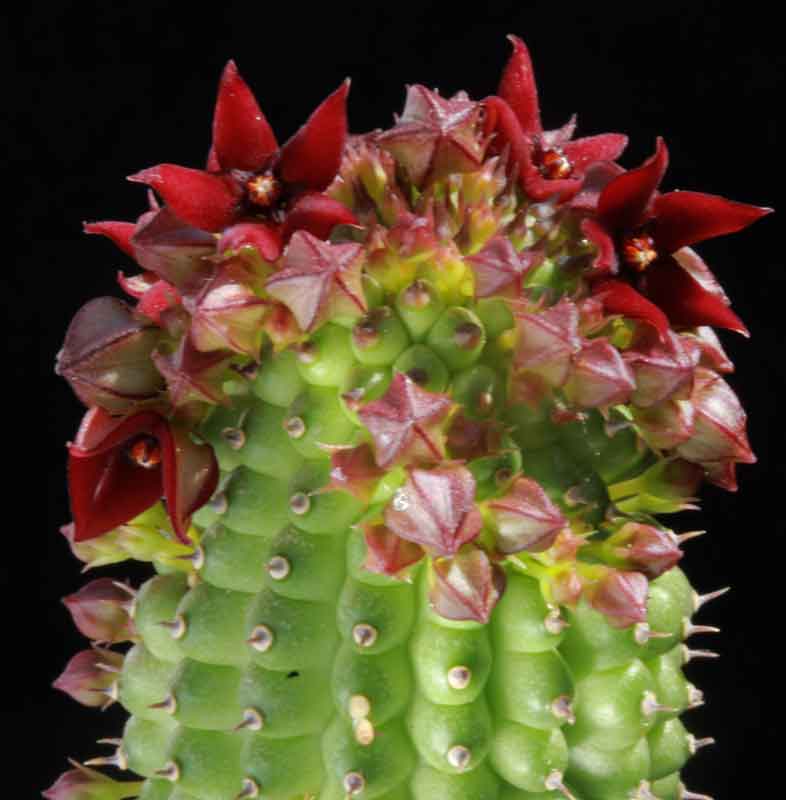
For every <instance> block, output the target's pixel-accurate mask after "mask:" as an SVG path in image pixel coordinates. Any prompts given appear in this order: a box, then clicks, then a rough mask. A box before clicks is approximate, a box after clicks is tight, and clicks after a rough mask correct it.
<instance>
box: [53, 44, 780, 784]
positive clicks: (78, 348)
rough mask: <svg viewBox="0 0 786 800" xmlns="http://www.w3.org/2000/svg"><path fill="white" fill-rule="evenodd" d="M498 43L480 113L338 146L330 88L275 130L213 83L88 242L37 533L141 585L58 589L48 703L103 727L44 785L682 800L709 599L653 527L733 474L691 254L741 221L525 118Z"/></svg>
mask: <svg viewBox="0 0 786 800" xmlns="http://www.w3.org/2000/svg"><path fill="white" fill-rule="evenodd" d="M511 43H512V45H513V53H512V55H511V56H510V59H509V61H508V63H507V65H506V66H505V68H504V71H503V73H502V78H501V81H500V84H499V88H498V91H497V94H496V95H492V96H489V97H486V98H485V99H481V100H474V99H471V98H470V97H469V96H467V94H465V93H463V92H459V93H458V94H456V95H454V96H453V97H443V96H441V95H440V94H439V93H438V92H437V91H432V90H430V89H428V88H426V87H425V86H421V85H413V86H410V87H409V88H408V89H407V94H406V102H405V105H404V110H403V112H402V114H401V116H399V117H397V118H396V120H395V124H394V125H393V126H392V127H391V128H390V129H387V130H375V131H372V132H370V133H366V134H361V135H352V134H350V133H349V132H348V125H347V114H346V103H347V96H348V91H349V82H348V81H347V82H344V83H343V84H342V85H341V86H340V87H339V88H338V89H336V90H335V91H334V92H333V93H332V94H330V95H329V96H328V97H327V99H326V100H325V101H324V102H323V103H322V104H321V105H320V106H319V107H318V108H317V109H316V110H315V111H314V112H313V113H312V114H311V116H310V117H309V118H308V120H307V121H306V123H305V124H304V125H303V126H302V127H301V128H300V129H299V130H298V132H297V133H296V134H295V135H294V136H293V137H292V138H291V139H289V140H288V141H287V142H286V143H285V144H284V145H283V146H279V144H278V141H277V139H276V137H275V135H274V134H273V132H272V129H271V127H270V125H269V124H268V122H267V120H266V118H265V116H264V114H263V113H262V111H261V109H260V107H259V105H258V104H257V101H256V99H255V97H254V95H253V94H252V92H251V90H250V89H249V87H248V85H247V84H246V82H245V81H244V80H243V78H242V77H241V76H240V73H239V72H238V70H237V67H236V66H235V64H234V63H233V62H230V63H229V64H228V65H227V67H226V69H225V70H224V73H223V75H222V77H221V82H220V86H219V91H218V100H217V103H216V107H215V114H214V119H213V147H212V148H211V151H210V154H209V157H208V161H207V164H206V166H205V168H204V169H192V168H189V167H184V166H178V165H174V164H159V165H157V166H155V167H151V168H148V169H144V170H142V171H141V172H138V173H137V174H135V175H133V176H131V178H130V180H132V181H135V182H139V183H143V184H145V185H147V186H148V187H150V189H151V190H152V191H151V192H150V194H149V208H148V210H147V211H145V212H144V213H143V214H142V215H141V216H140V218H139V219H138V220H137V221H136V222H118V221H102V222H93V223H90V224H88V225H86V231H87V232H88V233H92V234H99V235H103V236H107V237H109V238H110V239H111V240H112V241H113V242H114V243H115V244H116V245H117V246H118V247H119V248H120V249H121V250H122V251H123V252H124V253H125V254H126V255H127V256H129V257H130V258H131V259H133V260H134V261H135V262H136V264H137V265H138V268H139V269H141V272H139V273H138V274H133V275H130V276H129V275H126V274H124V273H120V275H119V283H120V286H121V287H122V289H123V290H124V291H125V292H126V293H127V294H128V295H129V297H130V300H129V301H121V300H118V299H115V298H109V297H103V298H98V299H95V300H92V301H90V302H88V303H87V304H86V305H85V306H84V307H83V308H82V309H81V310H80V311H79V312H78V313H77V314H76V316H75V317H74V320H73V322H72V324H71V326H70V327H69V329H68V332H67V334H66V337H65V343H64V345H63V348H62V350H61V352H60V353H59V355H58V367H57V368H58V372H59V373H60V374H61V375H63V376H64V377H65V378H66V379H67V380H68V381H69V382H70V384H71V386H72V387H73V389H74V391H75V393H76V395H77V396H78V397H79V399H80V400H81V401H82V402H83V403H84V404H85V405H86V406H87V407H88V410H87V412H86V414H85V416H84V419H83V421H82V424H81V426H80V427H79V430H78V432H77V434H76V436H75V438H74V440H73V442H72V443H70V444H69V466H68V480H69V490H70V498H71V509H72V515H73V521H72V523H70V524H69V525H66V526H64V528H63V533H64V535H65V536H66V538H67V540H68V542H69V544H70V546H71V549H72V551H73V553H74V555H75V556H76V557H77V558H78V559H79V560H81V561H83V562H84V563H85V564H86V565H87V567H100V566H105V565H109V564H114V563H118V562H122V561H124V560H127V559H136V560H140V561H147V562H150V563H151V564H152V568H153V569H154V570H155V574H153V575H152V577H150V579H149V580H147V581H146V582H145V583H143V584H142V585H141V586H140V587H138V588H135V587H132V586H130V585H128V584H125V583H119V582H115V581H113V580H112V579H111V578H108V577H103V578H98V579H95V580H93V581H91V582H90V583H88V584H87V585H86V586H85V587H84V588H82V589H80V590H79V591H77V592H75V593H74V594H72V595H70V596H69V597H67V598H65V599H64V602H65V604H66V606H67V608H68V609H69V611H70V612H71V613H72V615H73V617H74V621H75V623H76V625H77V627H78V628H79V630H80V631H81V632H82V633H84V634H85V635H86V636H87V637H88V638H89V639H91V640H92V646H91V648H90V649H87V650H85V651H83V652H81V653H78V654H77V655H76V656H74V658H73V659H72V660H71V661H70V662H69V664H68V666H67V667H66V669H65V672H64V673H63V674H62V676H61V677H60V678H58V680H57V681H56V683H55V686H56V687H57V688H59V689H62V690H63V691H65V692H67V693H68V694H70V695H71V696H72V697H74V698H75V699H76V700H78V701H79V702H81V703H83V704H85V705H90V706H106V705H107V704H111V703H113V702H119V703H120V704H122V705H123V706H124V707H125V708H126V709H127V710H128V712H129V715H130V716H129V718H128V721H127V723H126V726H125V729H124V731H123V732H122V735H121V736H120V737H119V738H117V739H111V740H104V742H105V743H106V744H108V745H110V746H111V747H112V748H113V752H112V753H111V754H110V755H108V756H101V757H97V758H95V759H93V760H91V761H88V762H86V765H84V766H83V765H79V764H75V765H74V769H72V770H71V771H69V772H67V773H65V774H64V775H63V776H62V777H61V778H60V779H59V780H58V781H57V783H56V784H55V785H54V786H52V787H51V788H50V789H49V790H48V791H47V792H45V793H44V794H45V796H46V797H48V798H50V800H88V798H90V799H91V800H93V799H95V800H120V799H121V798H127V797H139V798H142V799H143V800H231V798H235V800H249V799H250V798H267V799H268V800H295V798H297V799H298V800H316V798H319V800H343V799H345V798H357V799H358V800H366V799H367V800H527V798H529V799H530V800H545V799H546V798H560V797H563V798H568V800H623V798H627V799H628V800H653V799H654V798H657V799H659V800H690V799H691V798H693V799H694V800H699V799H700V798H703V797H705V796H704V795H699V794H695V793H693V792H690V791H688V790H687V789H686V788H685V786H684V785H683V783H682V782H681V779H680V770H681V769H682V767H683V766H684V764H685V763H686V761H687V759H688V758H689V757H690V756H691V755H692V754H693V753H694V752H695V751H696V750H698V749H699V748H701V747H702V746H704V745H705V744H708V743H709V741H710V740H706V739H697V738H695V737H694V736H692V735H691V734H690V733H688V731H687V730H686V728H685V727H684V725H683V722H682V721H681V715H682V714H683V712H686V711H688V710H690V709H691V708H695V707H696V706H698V705H701V703H702V693H701V691H700V690H699V689H697V688H696V687H695V686H693V685H692V684H691V683H690V682H689V680H688V678H687V677H686V676H685V674H684V672H683V668H684V666H685V664H686V663H688V662H689V661H691V660H692V659H695V658H702V657H712V656H713V655H714V653H713V652H711V651H708V650H704V649H701V648H697V647H694V645H693V638H692V637H693V636H694V635H698V634H705V633H711V632H713V631H714V630H716V629H714V628H711V627H708V626H706V625H703V624H699V623H696V622H694V615H695V614H696V613H697V612H698V611H699V609H700V608H701V607H702V606H704V605H705V604H706V603H707V602H709V601H710V600H712V599H713V598H714V597H717V596H719V594H721V593H722V591H723V590H719V591H716V592H711V593H709V594H705V595H703V596H702V595H699V594H697V593H696V592H695V591H694V590H693V588H692V587H691V585H690V583H689V582H688V579H687V578H686V576H685V574H684V573H683V572H682V571H681V570H680V568H679V566H678V564H679V562H680V560H681V558H682V556H683V549H682V548H683V544H684V543H685V542H686V541H688V540H690V539H692V538H694V537H695V536H697V535H698V532H696V531H689V532H683V533H678V532H675V531H674V530H672V529H670V528H669V527H668V526H667V524H666V523H665V522H664V521H663V519H662V518H663V516H664V515H667V514H670V513H673V512H677V511H681V510H685V509H689V508H695V507H696V495H697V492H698V490H699V487H700V485H701V483H702V481H704V480H707V481H710V482H712V483H714V484H716V485H718V486H721V487H723V488H725V489H729V490H734V489H735V488H736V479H735V470H736V465H737V464H740V463H742V464H748V463H752V462H753V461H755V457H754V455H753V453H752V451H751V448H750V446H749V444H748V440H747V437H746V431H745V425H746V418H745V412H744V411H743V409H742V407H741V405H740V403H739V401H738V399H737V397H736V395H735V394H734V391H733V390H732V388H731V387H730V386H729V384H728V383H727V382H726V379H725V377H724V376H725V375H726V374H728V373H729V372H731V371H732V369H733V365H732V364H731V362H730V360H729V358H728V357H727V356H726V354H725V353H724V351H723V348H722V346H721V344H720V341H719V339H718V338H717V336H716V334H715V333H714V330H713V329H714V328H723V329H727V330H731V331H735V332H737V333H741V334H747V330H746V328H745V325H744V323H743V322H742V321H741V320H740V319H739V317H738V316H737V315H736V314H735V312H734V311H733V310H732V308H731V305H730V302H729V300H728V298H727V297H726V295H725V294H724V292H723V289H722V288H721V286H720V284H719V282H718V281H717V280H716V279H715V277H714V276H713V274H712V272H711V271H710V268H709V267H708V266H707V265H706V264H705V263H704V261H703V260H702V259H701V258H700V256H699V255H698V254H697V253H696V252H695V251H694V250H693V249H692V246H693V245H695V244H697V243H699V242H701V241H703V240H705V239H709V238H712V237H716V236H720V235H723V234H727V233H732V232H735V231H739V230H741V229H743V228H745V227H747V226H748V225H750V224H751V223H752V222H754V221H755V220H757V219H758V218H759V217H761V216H763V215H764V214H766V213H767V212H768V211H769V209H765V208H759V207H756V206H750V205H745V204H741V203H736V202H732V201H730V200H726V199H724V198H722V197H718V196H715V195H708V194H700V193H697V192H693V191H680V192H675V191H667V192H661V191H660V186H661V183H662V182H663V180H664V175H665V172H666V168H667V164H668V151H667V148H666V144H665V143H664V142H663V140H662V139H658V140H657V144H656V148H655V152H654V154H653V155H652V156H651V157H650V158H648V159H647V160H646V161H645V162H644V163H643V164H641V165H640V166H638V167H635V168H632V169H624V168H623V167H621V166H619V165H618V164H617V159H618V158H619V157H620V155H621V154H622V152H623V150H624V148H625V146H626V143H627V138H626V137H625V136H624V135H622V134H618V133H605V134H600V135H593V136H588V137H585V138H574V133H575V127H576V124H575V119H571V120H570V121H568V122H567V123H566V124H565V125H564V126H563V127H561V128H559V129H556V130H544V129H543V126H542V124H541V120H540V111H539V98H538V94H537V90H536V86H535V81H534V77H533V68H532V64H531V62H530V57H529V53H528V51H527V48H526V46H525V45H524V43H523V42H522V41H521V40H520V39H518V38H516V37H511ZM156 196H158V198H160V200H161V201H162V204H161V205H159V200H157V199H156ZM688 641H690V644H688ZM128 645H130V647H128ZM118 646H119V647H118ZM101 765H108V766H113V767H116V768H119V769H122V770H128V771H129V772H131V773H134V774H135V776H136V777H134V778H133V779H131V780H115V779H114V778H110V777H108V776H106V775H104V774H102V773H99V772H96V771H94V770H93V769H91V768H90V767H93V766H101Z"/></svg>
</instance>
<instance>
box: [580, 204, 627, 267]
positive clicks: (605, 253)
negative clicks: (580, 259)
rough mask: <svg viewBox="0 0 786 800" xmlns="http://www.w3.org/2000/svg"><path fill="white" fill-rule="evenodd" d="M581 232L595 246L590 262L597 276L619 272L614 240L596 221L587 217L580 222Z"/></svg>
mask: <svg viewBox="0 0 786 800" xmlns="http://www.w3.org/2000/svg"><path fill="white" fill-rule="evenodd" d="M581 232H582V233H583V234H584V235H585V236H586V237H587V239H589V241H591V242H592V244H594V245H595V248H596V249H597V254H596V256H595V259H594V261H593V262H592V267H593V269H595V270H596V272H598V273H599V274H616V273H617V272H618V271H619V267H618V261H617V248H616V247H615V246H614V240H613V239H612V238H611V236H609V234H608V233H607V232H606V229H605V228H604V227H603V226H602V225H600V224H599V223H598V222H597V220H594V219H592V218H591V217H587V218H586V219H583V220H582V221H581Z"/></svg>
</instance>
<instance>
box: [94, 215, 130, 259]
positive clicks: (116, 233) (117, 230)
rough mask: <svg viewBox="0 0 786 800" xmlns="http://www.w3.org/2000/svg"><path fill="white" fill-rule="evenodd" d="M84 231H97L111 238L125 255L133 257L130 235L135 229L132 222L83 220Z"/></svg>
mask: <svg viewBox="0 0 786 800" xmlns="http://www.w3.org/2000/svg"><path fill="white" fill-rule="evenodd" d="M82 228H83V230H84V232H85V233H97V234H99V235H100V236H106V237H107V239H111V240H112V242H114V244H116V245H117V246H118V247H119V248H120V249H121V250H122V251H123V252H124V253H125V254H126V255H129V256H131V258H133V257H134V248H133V245H132V244H131V237H132V236H133V235H134V231H135V230H136V223H134V222H113V221H111V220H108V221H106V222H85V223H83V225H82Z"/></svg>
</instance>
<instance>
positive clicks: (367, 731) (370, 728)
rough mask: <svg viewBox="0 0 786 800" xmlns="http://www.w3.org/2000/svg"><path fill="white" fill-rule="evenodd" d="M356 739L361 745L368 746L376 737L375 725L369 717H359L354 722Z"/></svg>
mask: <svg viewBox="0 0 786 800" xmlns="http://www.w3.org/2000/svg"><path fill="white" fill-rule="evenodd" d="M354 728H355V741H356V742H357V743H358V744H359V745H360V746H361V747H368V746H369V745H370V744H372V743H373V741H374V739H375V737H376V731H375V730H374V725H373V724H372V723H371V722H370V721H369V720H367V719H359V720H356V721H355V723H354Z"/></svg>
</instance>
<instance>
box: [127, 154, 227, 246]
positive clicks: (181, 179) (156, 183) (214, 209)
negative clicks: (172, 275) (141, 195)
mask: <svg viewBox="0 0 786 800" xmlns="http://www.w3.org/2000/svg"><path fill="white" fill-rule="evenodd" d="M128 180H130V181H132V182H134V183H145V184H147V185H148V186H152V187H153V189H155V190H156V191H157V192H158V193H159V194H160V195H161V197H163V198H164V202H165V203H166V204H167V205H168V206H169V207H170V208H171V209H172V211H173V212H174V213H175V214H176V215H177V216H178V217H180V219H182V220H183V221H185V222H187V223H188V224H189V225H193V226H194V227H195V228H199V229H200V230H203V231H220V230H221V229H222V228H226V227H228V226H229V225H231V224H232V223H233V222H234V220H235V216H236V215H237V210H238V204H239V201H240V198H241V191H240V188H239V187H238V186H237V184H235V183H234V182H233V181H232V180H231V179H230V178H227V177H224V176H220V175H213V174H211V173H209V172H203V171H202V170H199V169H189V168H188V167H180V166H178V165H177V164H159V165H158V166H157V167H150V168H149V169H144V170H142V171H141V172H137V173H136V174H135V175H129V177H128Z"/></svg>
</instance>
